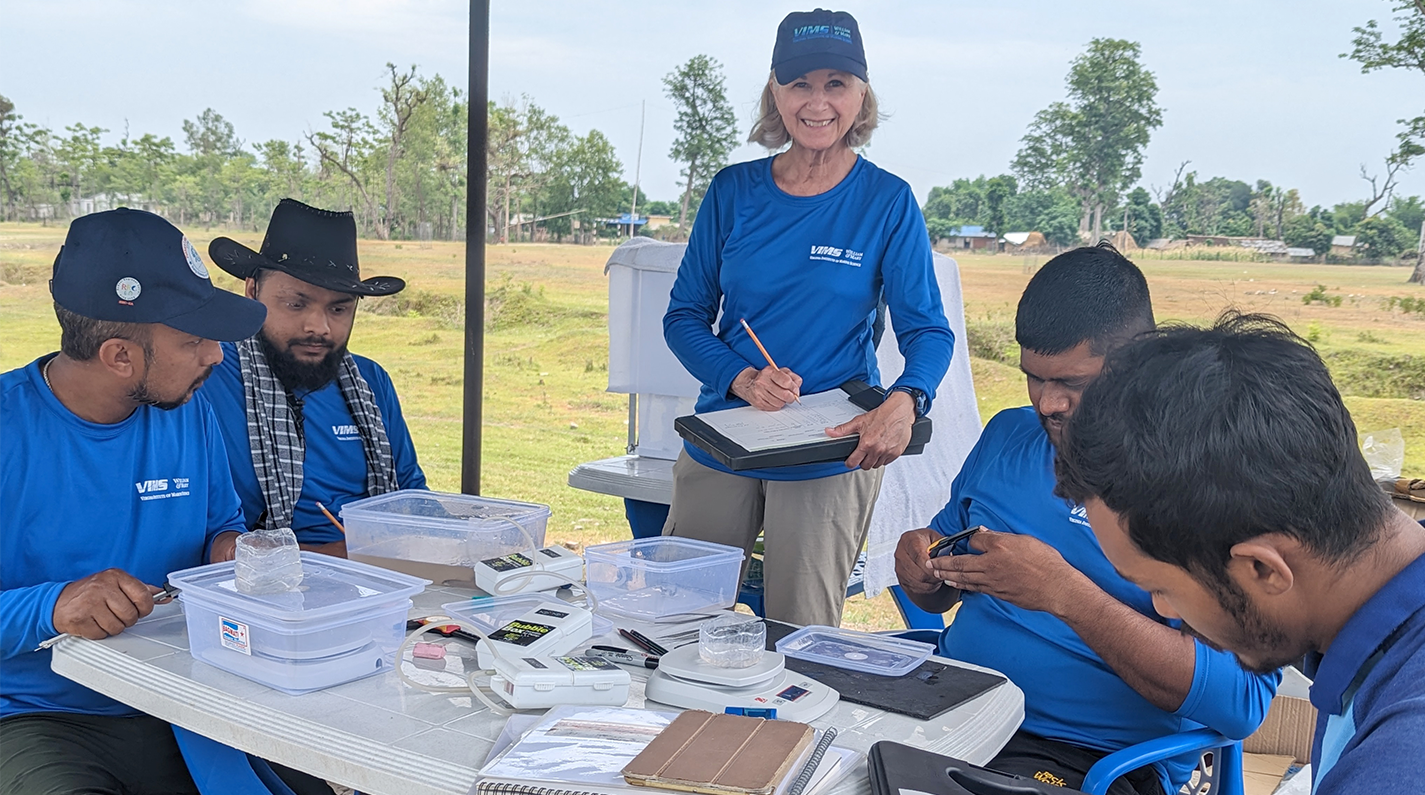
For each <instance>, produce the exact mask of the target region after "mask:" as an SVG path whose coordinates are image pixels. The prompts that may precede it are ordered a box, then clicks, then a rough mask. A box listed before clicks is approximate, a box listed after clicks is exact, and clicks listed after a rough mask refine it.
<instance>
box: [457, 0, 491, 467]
mask: <svg viewBox="0 0 1425 795" xmlns="http://www.w3.org/2000/svg"><path fill="white" fill-rule="evenodd" d="M489 77H490V0H470V90H469V100H470V107H469V110H468V116H467V125H466V139H465V160H466V181H465V395H464V412H463V419H462V423H461V437H460V441H461V448H460V452H461V454H460V490H461V491H462V492H464V493H466V494H479V493H480V440H481V433H480V431H481V401H482V398H483V390H484V385H485V180H486V177H487V176H488V174H487V167H486V166H487V163H486V154H485V153H486V149H487V145H486V144H487V139H488V138H489V121H490V114H489V109H488V106H489V102H490V80H489Z"/></svg>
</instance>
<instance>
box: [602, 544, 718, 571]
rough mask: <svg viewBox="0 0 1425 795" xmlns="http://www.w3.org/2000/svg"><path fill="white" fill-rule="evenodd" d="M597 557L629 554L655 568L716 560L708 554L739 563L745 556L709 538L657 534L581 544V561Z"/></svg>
mask: <svg viewBox="0 0 1425 795" xmlns="http://www.w3.org/2000/svg"><path fill="white" fill-rule="evenodd" d="M600 557H603V558H610V557H616V558H625V557H627V558H632V559H633V560H637V561H638V562H639V563H640V564H642V565H644V566H646V567H648V568H650V569H653V570H655V571H656V570H658V569H659V568H667V569H683V568H687V564H688V563H695V564H706V563H714V562H717V561H714V560H712V558H724V559H726V558H733V559H736V560H737V561H738V562H739V563H740V562H741V561H742V558H743V557H745V556H744V555H743V552H742V550H740V549H738V548H737V547H731V546H728V545H726V544H714V543H712V542H711V541H697V540H695V539H691V538H677V537H675V536H658V537H655V538H636V539H634V540H632V541H615V542H613V543H610V544H595V545H594V546H591V547H585V548H584V560H585V562H588V561H590V560H593V559H596V558H600Z"/></svg>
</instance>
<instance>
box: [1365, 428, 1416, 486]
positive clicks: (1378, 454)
mask: <svg viewBox="0 0 1425 795" xmlns="http://www.w3.org/2000/svg"><path fill="white" fill-rule="evenodd" d="M1361 453H1362V455H1364V456H1365V457H1366V464H1367V465H1369V466H1370V468H1371V477H1372V478H1373V479H1374V480H1375V481H1376V482H1377V483H1393V482H1394V481H1395V479H1396V478H1398V477H1400V470H1401V468H1402V467H1404V466H1405V437H1404V436H1402V435H1401V434H1400V429H1399V428H1391V429H1390V430H1385V431H1369V432H1367V433H1363V434H1361Z"/></svg>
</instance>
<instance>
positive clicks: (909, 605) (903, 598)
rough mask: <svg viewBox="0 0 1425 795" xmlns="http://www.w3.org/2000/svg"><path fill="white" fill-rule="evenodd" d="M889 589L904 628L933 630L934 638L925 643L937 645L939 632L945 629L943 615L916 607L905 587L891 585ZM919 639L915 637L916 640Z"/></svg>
mask: <svg viewBox="0 0 1425 795" xmlns="http://www.w3.org/2000/svg"><path fill="white" fill-rule="evenodd" d="M890 591H891V598H892V599H894V600H895V603H896V609H897V610H899V611H900V614H901V620H902V621H904V622H905V626H906V629H923V630H934V631H935V632H936V636H935V638H934V639H932V640H928V641H926V643H934V644H937V645H938V644H939V642H940V640H939V632H940V630H942V629H945V617H944V616H942V615H940V614H939V613H931V612H928V611H925V610H921V609H920V608H919V607H916V606H915V603H914V602H912V601H911V600H910V597H909V596H908V595H906V592H905V589H903V588H901V587H900V586H899V585H892V586H891V587H890ZM919 639H920V638H916V640H919Z"/></svg>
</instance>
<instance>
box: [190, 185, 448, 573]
mask: <svg viewBox="0 0 1425 795" xmlns="http://www.w3.org/2000/svg"><path fill="white" fill-rule="evenodd" d="M208 254H209V255H210V256H211V257H212V259H213V261H214V262H216V263H217V265H218V267H220V268H222V269H223V270H225V271H227V272H228V273H230V274H232V275H233V276H236V277H238V278H239V279H244V280H246V282H247V296H248V297H249V298H252V299H255V300H257V301H260V302H262V304H263V305H265V306H266V307H267V321H266V322H265V323H264V324H263V326H262V329H261V330H260V331H258V333H257V334H255V335H254V336H252V337H251V338H249V339H246V340H243V341H241V342H237V343H223V362H222V364H221V365H219V366H218V367H217V368H216V369H214V371H213V375H212V378H211V379H210V380H209V382H208V384H207V385H206V386H205V387H204V388H203V392H204V393H205V394H206V395H207V397H208V400H209V401H210V402H211V403H212V405H213V410H214V411H215V412H216V413H217V416H218V422H219V424H220V425H221V427H222V430H223V437H224V441H225V442H226V444H227V448H228V460H229V461H230V463H231V466H232V475H233V484H234V485H235V486H236V487H237V492H238V496H239V497H240V498H241V499H242V511H243V517H244V520H245V522H246V525H247V528H248V529H249V530H251V529H254V528H256V527H290V528H292V530H293V531H295V533H296V534H297V540H298V542H299V543H301V545H302V547H303V548H304V549H312V550H316V551H318V552H326V553H328V554H333V555H338V556H342V557H345V555H346V543H345V541H344V540H343V537H342V532H341V530H339V529H338V528H337V527H336V526H335V525H334V524H333V523H332V521H331V520H330V519H328V518H327V516H326V514H325V513H323V511H322V508H323V507H324V508H326V509H327V510H328V511H330V512H331V513H332V515H333V516H335V515H336V514H337V513H338V512H339V511H340V510H341V506H343V505H345V504H346V503H348V502H351V501H353V500H359V499H362V498H364V497H370V496H374V495H377V494H385V493H386V492H390V491H395V490H397V489H423V488H425V487H426V479H425V473H423V472H422V471H421V467H420V463H419V462H418V461H417V460H416V450H415V446H414V445H413V444H412V442H411V435H410V432H409V431H408V430H407V428H406V422H405V419H404V418H403V417H402V415H401V404H400V401H399V400H398V399H397V397H396V389H395V387H394V386H392V384H391V377H390V376H389V375H387V373H386V371H385V370H384V369H382V367H381V365H379V364H377V363H376V362H373V361H372V360H370V359H367V358H365V357H363V356H356V355H353V354H351V353H349V352H348V351H347V342H348V341H349V340H350V339H351V329H352V325H353V323H354V322H355V320H356V308H357V302H358V300H359V299H360V298H361V297H362V296H381V295H392V294H394V293H397V292H400V291H401V290H402V289H404V288H405V286H406V283H405V282H404V281H403V280H401V279H398V278H395V277H393V276H374V277H371V278H369V279H365V280H362V278H361V270H360V266H359V265H358V263H357V256H356V221H355V219H354V218H353V217H352V214H351V213H350V212H334V211H330V210H319V209H317V208H315V207H309V206H307V205H305V204H302V203H301V202H298V201H295V200H293V199H283V200H282V201H281V202H280V203H278V205H277V208H276V209H275V210H273V212H272V218H271V220H270V221H269V222H268V226H267V235H266V236H265V237H264V238H263V240H262V248H261V250H260V251H253V250H252V249H250V248H248V247H246V246H244V245H242V244H241V243H238V242H237V241H235V240H231V239H229V238H226V237H219V238H216V239H215V240H213V242H212V244H211V245H210V246H209V247H208Z"/></svg>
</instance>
